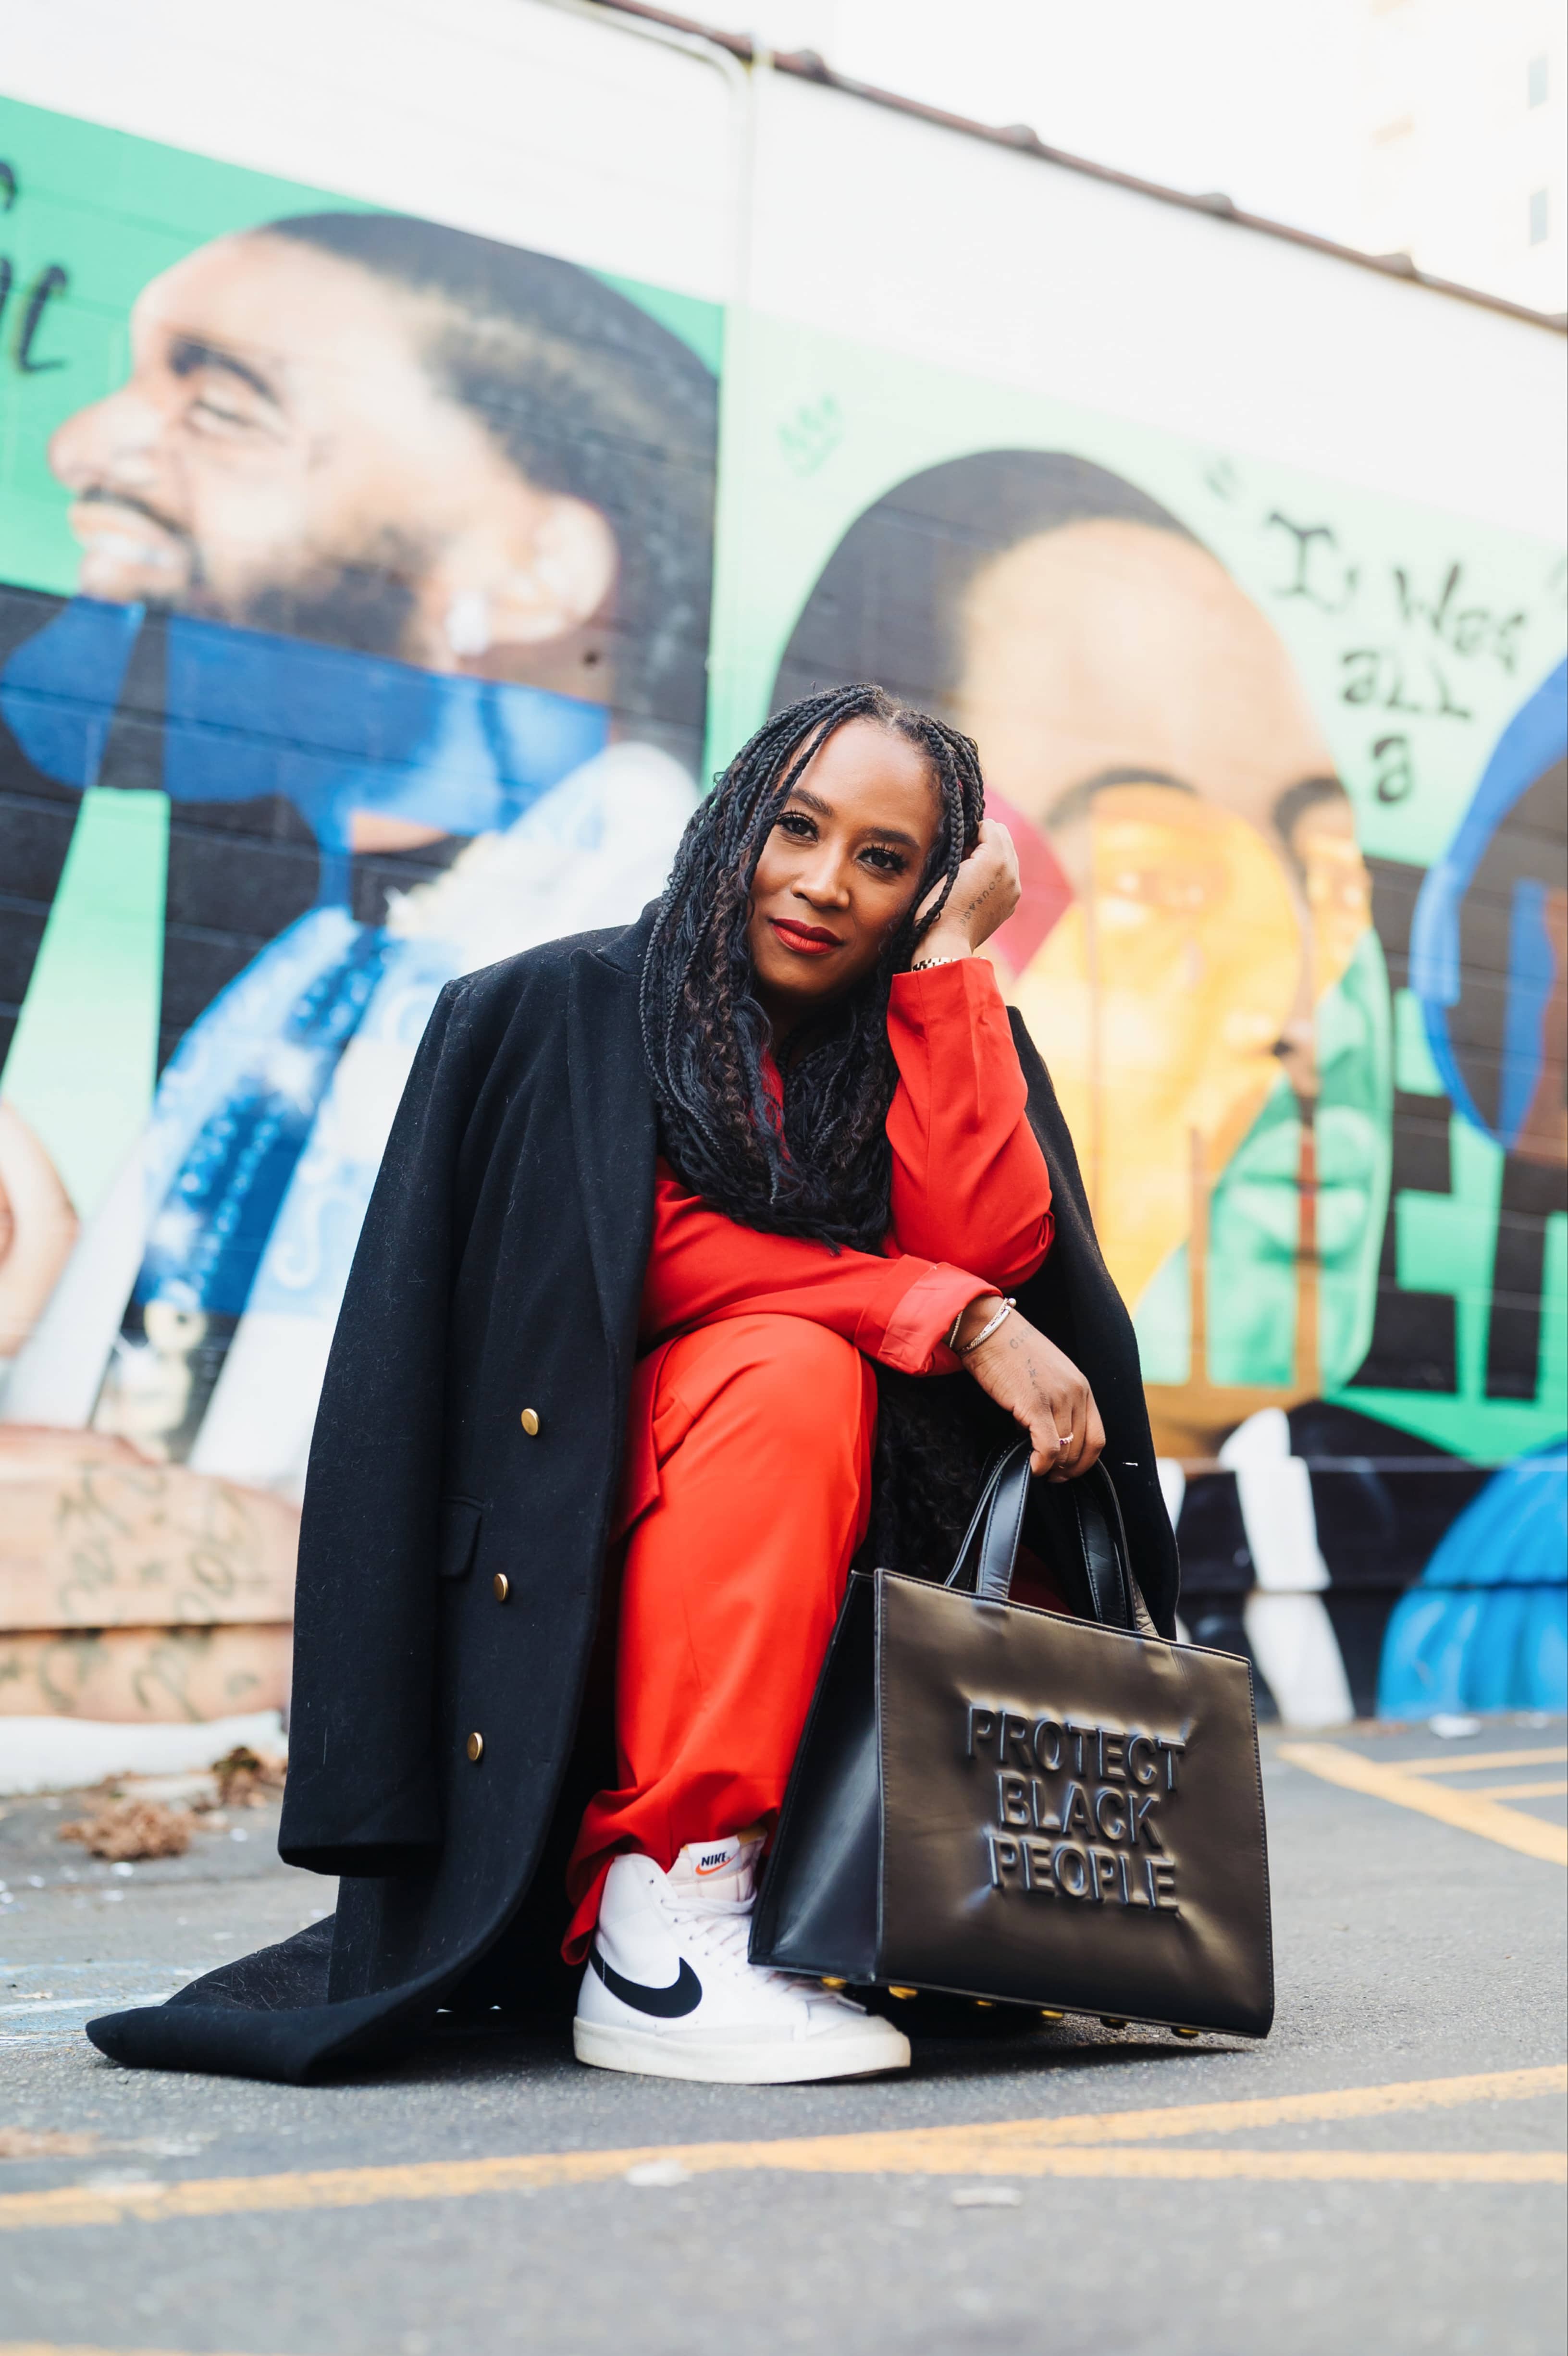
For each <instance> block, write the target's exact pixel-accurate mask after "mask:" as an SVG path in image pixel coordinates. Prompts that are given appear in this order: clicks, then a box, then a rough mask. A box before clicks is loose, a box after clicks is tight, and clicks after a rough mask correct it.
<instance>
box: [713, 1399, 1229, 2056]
mask: <svg viewBox="0 0 1568 2356" xmlns="http://www.w3.org/2000/svg"><path fill="white" fill-rule="evenodd" d="M1026 1525H1027V1533H1028V1538H1029V1542H1030V1544H1031V1545H1032V1546H1033V1547H1035V1548H1036V1551H1037V1552H1038V1553H1039V1554H1040V1555H1041V1556H1042V1557H1043V1558H1044V1559H1045V1560H1047V1562H1048V1563H1049V1564H1050V1566H1051V1568H1052V1570H1053V1571H1054V1572H1055V1574H1056V1576H1057V1579H1058V1582H1059V1583H1060V1584H1061V1585H1062V1586H1063V1587H1064V1589H1065V1590H1066V1592H1067V1594H1068V1596H1069V1599H1070V1600H1071V1601H1073V1602H1074V1604H1075V1606H1076V1607H1077V1608H1078V1609H1079V1611H1081V1612H1083V1614H1084V1615H1085V1616H1083V1617H1081V1618H1074V1619H1069V1618H1067V1617H1065V1616H1064V1615H1063V1614H1061V1613H1059V1612H1042V1611H1037V1610H1035V1609H1034V1608H1032V1607H1031V1606H1029V1605H1026V1604H1021V1603H1014V1602H1013V1601H1010V1591H1011V1588H1012V1581H1013V1569H1014V1564H1015V1559H1016V1556H1017V1551H1018V1547H1019V1544H1020V1540H1021V1538H1022V1537H1023V1536H1024V1534H1025V1530H1026ZM1145 1632H1146V1633H1145ZM751 1960H752V1961H753V1963H756V1964H767V1965H771V1966H773V1967H774V1968H775V1969H776V1970H779V1971H786V1972H798V1973H801V1974H810V1975H811V1976H817V1977H822V1978H829V1977H832V1978H837V1979H842V1980H846V1981H850V1982H854V1983H857V1984H860V1985H879V1986H883V1987H887V1986H893V1987H907V1988H913V1989H931V1990H940V1991H943V1992H945V1993H948V1994H951V1995H958V1996H970V1997H985V1998H989V1999H990V2000H991V2001H992V2002H993V2003H1009V2004H1028V2005H1036V2006H1038V2007H1040V2008H1051V2009H1055V2010H1060V2011H1063V2012H1069V2011H1071V2012H1088V2013H1095V2014H1100V2015H1102V2016H1104V2015H1109V2016H1111V2017H1112V2018H1113V2019H1126V2020H1139V2021H1150V2022H1161V2023H1165V2024H1166V2025H1168V2026H1169V2027H1171V2028H1181V2029H1219V2030H1225V2031H1229V2032H1232V2033H1236V2034H1240V2035H1241V2036H1246V2037H1263V2036H1266V2035H1267V2033H1268V2030H1269V2027H1270V2024H1271V2022H1272V2020H1273V1955H1272V1951H1271V1945H1270V1933H1269V1876H1268V1855H1267V1850H1266V1847H1265V1840H1264V1829H1263V1798H1262V1780H1261V1777H1260V1774H1259V1769H1258V1733H1257V1722H1256V1718H1255V1715H1254V1711H1253V1705H1252V1678H1251V1668H1250V1666H1249V1665H1248V1663H1247V1662H1246V1661H1244V1660H1241V1659H1240V1658H1239V1657H1238V1656H1237V1655H1234V1654H1230V1653H1214V1652H1208V1651H1206V1650H1204V1649H1203V1648H1202V1647H1201V1646H1199V1645H1196V1644H1168V1643H1166V1642H1165V1640H1164V1639H1163V1638H1162V1637H1160V1636H1158V1635H1156V1634H1155V1633H1154V1631H1153V1626H1152V1623H1151V1622H1150V1621H1149V1619H1148V1615H1147V1613H1146V1612H1145V1611H1144V1607H1143V1600H1142V1597H1141V1596H1140V1595H1139V1594H1138V1592H1137V1590H1136V1587H1135V1584H1134V1581H1133V1571H1132V1566H1131V1564H1130V1562H1129V1560H1128V1556H1127V1546H1126V1539H1125V1536H1124V1533H1123V1531H1122V1515H1121V1510H1120V1507H1119V1505H1118V1504H1117V1500H1116V1492H1115V1489H1114V1487H1113V1486H1112V1483H1111V1480H1110V1477H1109V1475H1108V1474H1107V1473H1106V1472H1104V1470H1103V1468H1102V1467H1101V1466H1099V1465H1097V1466H1095V1468H1094V1469H1093V1471H1092V1472H1090V1473H1088V1474H1087V1475H1085V1476H1084V1478H1083V1479H1081V1480H1079V1481H1075V1482H1071V1483H1060V1484H1050V1485H1047V1483H1045V1482H1043V1481H1032V1480H1031V1478H1030V1473H1029V1450H1028V1443H1027V1442H1026V1441H1020V1442H1019V1443H1018V1444H1017V1446H1015V1447H1014V1448H1012V1449H1010V1450H1009V1451H1007V1452H1006V1454H1005V1455H1004V1456H1003V1457H1002V1458H1001V1459H1000V1460H999V1461H998V1462H997V1463H996V1464H995V1465H994V1466H993V1469H992V1472H991V1473H990V1475H989V1477H988V1479H987V1481H986V1483H985V1485H984V1488H983V1492H982V1495H981V1499H980V1503H979V1505H978V1506H977V1507H976V1510H975V1515H974V1519H973V1521H972V1524H971V1526H970V1529H969V1533H968V1535H967V1536H966V1537H965V1539H964V1543H963V1546H962V1547H961V1549H960V1553H959V1558H958V1561H957V1563H956V1564H955V1566H954V1568H953V1570H952V1573H951V1575H950V1578H949V1580H948V1581H947V1583H946V1585H945V1586H943V1587H938V1586H936V1585H935V1584H934V1583H933V1582H931V1581H929V1580H918V1579H909V1578H906V1577H903V1576H901V1575H900V1574H899V1573H897V1572H896V1571H891V1570H876V1571H871V1572H864V1571H862V1572H855V1573H853V1574H852V1576H851V1578H850V1581H849V1587H848V1590H847V1592H846V1594H845V1596H844V1601H843V1608H842V1610H841V1612H840V1613H839V1619H838V1624H837V1627H836V1628H835V1629H834V1632H833V1638H832V1644H831V1646H830V1647H829V1651H828V1656H827V1659H826V1661H825V1662H824V1663H823V1665H822V1676H821V1677H820V1679H819V1680H818V1685H817V1690H816V1696H815V1698H814V1699H813V1701H812V1704H811V1716H810V1718H809V1719H808V1720H807V1723H806V1730H805V1733H804V1735H803V1737H802V1738H801V1742H800V1751H799V1752H798V1753H797V1755H796V1760H795V1766H794V1770H793V1772H792V1773H791V1776H790V1779H789V1791H788V1793H787V1794H786V1796H785V1802H784V1808H783V1813H782V1815H781V1817H780V1819H779V1834H778V1838H777V1840H776V1842H775V1845H774V1849H773V1853H772V1856H771V1858H769V1860H768V1871H767V1875H766V1878H765V1880H764V1883H763V1888H762V1893H761V1896H760V1898H759V1900H758V1901H757V1912H756V1914H755V1917H754V1920H753V1926H752V1933H751Z"/></svg>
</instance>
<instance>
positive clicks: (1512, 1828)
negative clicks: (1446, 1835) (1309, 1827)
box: [1278, 1742, 1568, 1866]
mask: <svg viewBox="0 0 1568 2356" xmlns="http://www.w3.org/2000/svg"><path fill="white" fill-rule="evenodd" d="M1278 1755H1279V1756H1280V1758H1282V1759H1286V1760H1288V1761H1289V1762H1290V1763H1291V1765H1292V1766H1293V1767H1305V1769H1306V1771H1307V1772H1308V1774H1309V1775H1321V1776H1322V1778H1323V1780H1324V1782H1325V1783H1341V1784H1343V1785H1344V1787H1345V1789H1346V1790H1347V1791H1348V1792H1365V1793H1367V1794H1369V1796H1370V1797H1371V1798H1372V1799H1374V1800H1390V1801H1391V1802H1392V1803H1393V1804H1394V1806H1395V1807H1398V1808H1413V1809H1414V1810H1415V1811H1416V1812H1417V1813H1418V1814H1419V1815H1423V1816H1435V1817H1436V1818H1437V1820H1438V1822H1439V1824H1444V1825H1454V1826H1457V1827H1458V1829H1459V1831H1461V1832H1466V1833H1478V1834H1479V1835H1480V1837H1481V1838H1482V1839H1483V1840H1489V1841H1496V1842H1498V1845H1499V1846H1500V1847H1503V1848H1513V1849H1518V1850H1519V1851H1520V1855H1521V1856H1523V1857H1535V1858H1541V1861H1542V1862H1543V1863H1544V1864H1547V1865H1563V1866H1568V1826H1564V1825H1552V1824H1548V1823H1547V1821H1546V1819H1545V1817H1544V1816H1527V1815H1525V1814H1524V1813H1523V1811H1522V1810H1521V1809H1519V1808H1505V1807H1504V1806H1503V1804H1502V1803H1501V1801H1500V1800H1493V1799H1488V1798H1487V1796H1486V1794H1484V1793H1481V1792H1451V1791H1449V1790H1447V1789H1446V1788H1445V1787H1444V1785H1442V1784H1440V1783H1437V1784H1434V1783H1431V1782H1429V1781H1428V1779H1427V1776H1426V1775H1425V1774H1424V1773H1421V1772H1416V1771H1417V1769H1418V1768H1419V1766H1420V1762H1419V1761H1412V1762H1402V1763H1401V1764H1400V1765H1399V1766H1397V1767H1394V1766H1388V1765H1385V1764H1384V1763H1383V1762H1380V1761H1379V1760H1374V1759H1364V1758H1363V1757H1362V1756H1361V1753H1360V1752H1359V1751H1347V1750H1346V1749H1345V1748H1344V1747H1343V1745H1342V1744H1340V1743H1337V1742H1282V1743H1281V1744H1280V1746H1279V1754H1278ZM1533 1755H1534V1756H1535V1757H1537V1758H1539V1757H1540V1756H1541V1753H1540V1752H1539V1751H1538V1752H1536V1753H1534V1754H1533ZM1465 1763H1466V1765H1467V1766H1472V1767H1478V1766H1480V1765H1482V1764H1483V1762H1482V1761H1481V1760H1479V1759H1473V1760H1467V1761H1466V1762H1465ZM1498 1763H1500V1762H1498Z"/></svg>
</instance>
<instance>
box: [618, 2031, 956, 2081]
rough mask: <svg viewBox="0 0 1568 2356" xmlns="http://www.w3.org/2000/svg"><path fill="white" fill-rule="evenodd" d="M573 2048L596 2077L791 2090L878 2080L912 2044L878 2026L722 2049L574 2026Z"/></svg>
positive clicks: (692, 2040)
mask: <svg viewBox="0 0 1568 2356" xmlns="http://www.w3.org/2000/svg"><path fill="white" fill-rule="evenodd" d="M572 2048H573V2051H574V2052H575V2054H576V2056H577V2059H578V2061H585V2062H587V2064H588V2065H589V2067H590V2068H591V2069H594V2070H629V2071H633V2072H636V2073H637V2074H638V2075H639V2076H640V2077H644V2078H697V2079H702V2080H703V2081H705V2082H706V2083H709V2084H712V2085H721V2086H789V2085H798V2084H801V2083H805V2082H806V2081H808V2080H812V2079H820V2078H875V2077H878V2076H880V2075H881V2074H882V2072H884V2071H888V2070H907V2069H908V2066H909V2040H908V2038H907V2037H906V2036H904V2035H903V2034H902V2032H901V2031H900V2030H898V2029H889V2026H888V2024H887V2023H886V2021H879V2022H878V2023H877V2027H876V2029H872V2028H871V2027H870V2024H869V2023H868V2024H867V2028H866V2029H865V2031H860V2030H854V2031H851V2030H837V2031H835V2032H834V2033H833V2034H832V2036H828V2037H811V2038H802V2039H801V2040H800V2043H799V2044H796V2043H793V2042H791V2043H789V2044H785V2043H783V2042H782V2041H780V2042H779V2043H778V2044H776V2045H775V2044H770V2043H767V2042H762V2041H759V2042H758V2043H757V2044H742V2043H740V2042H738V2041H736V2042H722V2041H721V2040H719V2039H717V2038H711V2039H710V2038H702V2037H696V2036H684V2035H682V2036H669V2037H660V2036H657V2035H656V2034H654V2033H653V2032H652V2031H651V2030H650V2029H618V2028H610V2027H608V2026H607V2024H606V2023H605V2022H603V2021H598V2020H575V2021H574V2022H573V2023H572Z"/></svg>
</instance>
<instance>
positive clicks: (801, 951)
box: [768, 916, 843, 957]
mask: <svg viewBox="0 0 1568 2356" xmlns="http://www.w3.org/2000/svg"><path fill="white" fill-rule="evenodd" d="M768 923H769V924H770V925H771V926H772V927H773V929H774V931H775V932H776V933H777V934H778V936H779V940H780V941H781V942H782V944H783V946H784V947H785V948H787V949H794V950H795V951H796V952H797V954H798V955H800V956H801V957H825V956H826V955H827V953H828V951H829V949H837V948H843V942H842V941H841V940H840V939H839V937H838V935H837V934H836V933H830V932H826V931H824V930H823V928H822V926H821V925H798V924H797V923H796V922H795V920H794V918H793V917H792V916H769V917H768Z"/></svg>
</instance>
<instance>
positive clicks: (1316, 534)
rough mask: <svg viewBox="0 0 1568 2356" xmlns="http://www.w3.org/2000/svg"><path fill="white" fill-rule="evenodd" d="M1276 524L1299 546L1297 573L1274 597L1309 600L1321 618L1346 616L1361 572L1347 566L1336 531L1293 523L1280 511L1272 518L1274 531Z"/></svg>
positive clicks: (1357, 568) (1296, 553)
mask: <svg viewBox="0 0 1568 2356" xmlns="http://www.w3.org/2000/svg"><path fill="white" fill-rule="evenodd" d="M1275 524H1278V525H1279V527H1280V529H1281V530H1283V531H1287V532H1289V534H1290V536H1291V538H1292V540H1293V541H1294V542H1295V547H1294V560H1295V570H1294V573H1293V574H1292V575H1291V578H1290V580H1289V581H1287V582H1286V583H1285V584H1284V585H1283V588H1280V589H1276V590H1275V592H1274V594H1275V595H1276V596H1278V597H1305V598H1306V599H1307V601H1308V602H1309V604H1311V605H1316V607H1317V610H1318V612H1319V613H1320V614H1342V613H1344V611H1345V609H1346V607H1347V606H1348V605H1349V604H1350V602H1351V600H1352V598H1353V597H1354V596H1355V594H1356V591H1357V589H1358V588H1359V585H1360V580H1361V569H1360V567H1359V565H1357V564H1347V563H1346V562H1345V561H1344V559H1343V558H1342V557H1341V555H1340V554H1339V541H1338V536H1337V533H1336V532H1335V530H1334V529H1333V527H1332V526H1331V525H1329V524H1326V523H1307V524H1301V523H1292V521H1291V519H1290V518H1289V516H1287V515H1282V514H1281V513H1280V510H1279V509H1278V508H1276V509H1274V511H1273V514H1272V515H1271V516H1270V518H1269V523H1268V528H1269V529H1270V530H1272V529H1273V526H1274V525H1275Z"/></svg>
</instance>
